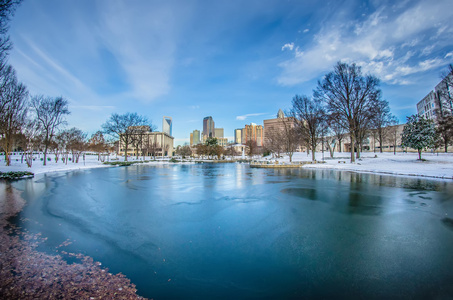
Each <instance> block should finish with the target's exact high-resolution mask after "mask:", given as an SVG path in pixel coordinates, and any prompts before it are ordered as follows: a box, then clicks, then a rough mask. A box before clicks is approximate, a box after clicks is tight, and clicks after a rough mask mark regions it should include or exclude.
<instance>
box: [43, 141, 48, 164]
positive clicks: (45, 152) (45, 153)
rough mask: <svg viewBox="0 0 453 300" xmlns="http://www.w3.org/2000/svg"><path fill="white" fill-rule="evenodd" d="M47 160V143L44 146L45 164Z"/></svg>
mask: <svg viewBox="0 0 453 300" xmlns="http://www.w3.org/2000/svg"><path fill="white" fill-rule="evenodd" d="M46 160H47V145H45V146H44V163H43V165H44V166H45V165H46Z"/></svg>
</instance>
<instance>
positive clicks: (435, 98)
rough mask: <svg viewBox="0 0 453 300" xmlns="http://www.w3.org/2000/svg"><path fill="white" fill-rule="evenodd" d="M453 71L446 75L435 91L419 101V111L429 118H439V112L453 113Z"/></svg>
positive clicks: (421, 114)
mask: <svg viewBox="0 0 453 300" xmlns="http://www.w3.org/2000/svg"><path fill="white" fill-rule="evenodd" d="M452 80H453V73H450V74H449V75H448V76H447V77H445V78H444V79H443V80H442V81H441V82H440V83H439V84H438V85H436V87H435V88H434V90H433V91H430V92H429V93H428V95H426V96H425V97H424V98H423V99H422V100H420V101H419V102H418V103H417V113H418V114H419V115H420V116H424V117H425V118H427V119H431V120H437V117H438V116H437V114H438V113H447V114H450V115H451V114H452V113H453V103H452V97H453V86H451V82H452Z"/></svg>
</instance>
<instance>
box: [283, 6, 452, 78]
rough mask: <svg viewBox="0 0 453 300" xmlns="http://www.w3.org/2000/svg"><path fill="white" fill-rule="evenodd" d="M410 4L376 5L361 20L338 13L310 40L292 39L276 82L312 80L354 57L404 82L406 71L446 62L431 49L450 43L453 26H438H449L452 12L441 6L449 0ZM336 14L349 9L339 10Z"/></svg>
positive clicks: (377, 72) (374, 70) (370, 69)
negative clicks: (289, 54)
mask: <svg viewBox="0 0 453 300" xmlns="http://www.w3.org/2000/svg"><path fill="white" fill-rule="evenodd" d="M412 4H413V3H409V2H405V3H404V5H400V6H399V7H397V6H392V7H387V6H381V7H379V8H378V9H376V11H375V12H374V13H372V14H371V15H369V16H367V17H366V18H365V19H364V20H363V21H361V22H352V21H351V20H349V19H341V18H340V19H334V20H333V21H331V22H327V23H326V24H325V25H324V26H323V27H322V28H321V29H320V31H319V32H318V33H317V34H315V35H314V38H313V40H312V42H311V43H310V44H308V45H296V44H294V46H293V47H292V49H291V51H293V52H294V57H293V58H292V59H289V60H286V61H284V62H282V63H280V64H279V66H280V67H281V69H282V73H281V75H280V76H279V77H278V79H277V80H278V82H279V83H280V84H281V85H295V84H299V83H302V82H306V81H309V80H312V79H314V78H317V77H319V76H320V75H321V74H322V73H324V72H326V71H327V70H330V69H331V68H332V67H333V65H334V64H335V63H336V62H337V61H340V60H341V61H345V62H356V63H358V64H359V65H361V66H362V67H363V69H364V71H366V72H371V73H372V74H375V75H377V76H379V77H380V78H381V79H382V80H383V81H386V82H388V83H390V84H407V83H409V82H410V79H408V78H405V77H406V76H408V75H411V74H415V73H419V72H424V71H427V70H431V69H433V68H438V67H440V66H442V64H446V61H445V58H446V57H445V58H444V57H437V56H434V57H432V55H433V53H434V54H435V53H436V50H440V49H444V48H446V47H447V48H448V47H450V48H451V47H452V46H453V31H452V30H449V31H448V29H447V28H444V27H445V26H444V25H442V26H441V24H450V25H451V26H453V21H452V20H453V12H452V10H451V9H446V7H450V8H452V4H451V2H450V1H447V0H443V1H436V2H427V1H420V2H418V3H416V4H415V5H412ZM338 15H346V16H350V15H351V14H350V12H349V11H343V12H341V14H340V13H339V14H338ZM415 20H416V21H415ZM451 26H450V28H451ZM439 30H441V31H442V37H438V39H440V40H434V41H433V40H432V39H430V37H433V36H437V32H439ZM408 41H409V42H408ZM438 42H439V43H438ZM286 45H288V44H286ZM286 45H284V46H283V47H285V46H286ZM282 49H283V48H282ZM285 49H289V48H288V47H286V48H285ZM408 53H410V55H409V56H408ZM415 53H417V54H419V55H422V56H425V57H427V59H426V60H425V61H423V62H421V63H419V61H417V60H416V59H413V56H414V54H415ZM430 55H431V57H430ZM443 55H445V54H443ZM447 55H448V54H447Z"/></svg>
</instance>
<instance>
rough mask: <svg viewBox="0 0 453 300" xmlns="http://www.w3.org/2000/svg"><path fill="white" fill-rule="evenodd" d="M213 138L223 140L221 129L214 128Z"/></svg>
mask: <svg viewBox="0 0 453 300" xmlns="http://www.w3.org/2000/svg"><path fill="white" fill-rule="evenodd" d="M214 136H215V137H216V138H223V128H215V129H214Z"/></svg>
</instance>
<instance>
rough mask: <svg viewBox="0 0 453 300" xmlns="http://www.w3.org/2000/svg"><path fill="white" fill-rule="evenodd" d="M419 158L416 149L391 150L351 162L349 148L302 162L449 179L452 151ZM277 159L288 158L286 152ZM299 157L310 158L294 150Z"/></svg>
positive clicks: (366, 154)
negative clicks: (412, 151) (319, 162)
mask: <svg viewBox="0 0 453 300" xmlns="http://www.w3.org/2000/svg"><path fill="white" fill-rule="evenodd" d="M375 156H376V157H375ZM422 159H423V160H424V161H420V160H418V154H417V153H396V155H394V154H393V153H379V152H377V153H374V152H364V153H361V158H360V159H358V160H356V162H355V163H350V160H351V159H350V153H349V152H344V153H335V154H334V158H333V159H332V158H330V155H329V153H328V152H324V161H325V162H326V163H325V164H312V165H304V168H319V169H338V170H347V171H357V172H370V173H380V174H392V175H405V176H420V177H435V178H445V179H453V153H422ZM261 160H263V159H261ZM264 160H268V161H269V160H271V161H274V160H275V159H271V158H270V157H267V158H264ZM277 160H278V161H279V162H289V158H288V156H284V157H283V158H281V159H277ZM316 160H318V161H321V160H322V153H316ZM299 161H311V154H310V155H308V156H307V153H295V154H294V156H293V162H299ZM343 162H344V163H343Z"/></svg>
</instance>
